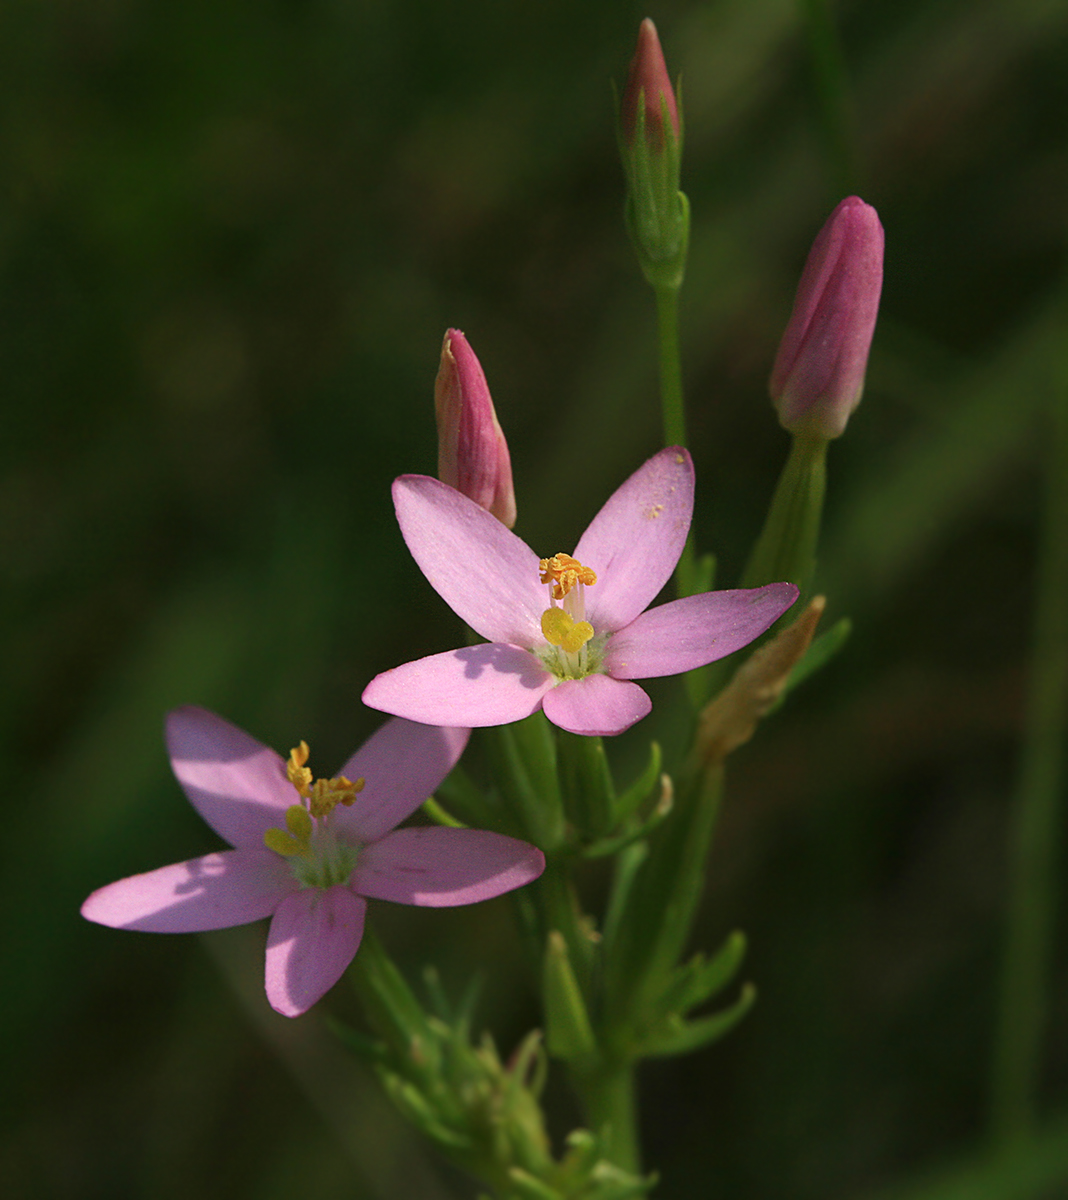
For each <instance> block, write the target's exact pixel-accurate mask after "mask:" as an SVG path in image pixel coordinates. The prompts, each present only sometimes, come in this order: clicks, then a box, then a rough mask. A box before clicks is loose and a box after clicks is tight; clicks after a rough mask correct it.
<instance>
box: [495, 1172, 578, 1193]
mask: <svg viewBox="0 0 1068 1200" xmlns="http://www.w3.org/2000/svg"><path fill="white" fill-rule="evenodd" d="M508 1182H509V1183H510V1184H511V1185H512V1187H513V1188H514V1189H515V1191H514V1193H513V1194H514V1196H515V1200H567V1198H566V1197H565V1196H564V1193H563V1192H558V1191H557V1190H556V1188H554V1187H550V1186H549V1185H548V1184H547V1183H542V1181H541V1180H540V1179H535V1178H534V1176H533V1175H531V1174H530V1172H529V1171H524V1170H523V1168H522V1167H513V1168H512V1169H511V1170H510V1171H509V1172H508ZM509 1200H510V1198H509Z"/></svg>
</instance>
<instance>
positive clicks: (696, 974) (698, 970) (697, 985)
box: [657, 930, 746, 1015]
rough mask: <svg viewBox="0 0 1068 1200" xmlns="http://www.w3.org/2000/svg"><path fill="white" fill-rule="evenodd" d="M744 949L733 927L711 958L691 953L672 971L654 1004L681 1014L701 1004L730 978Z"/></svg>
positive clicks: (743, 942)
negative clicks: (673, 974)
mask: <svg viewBox="0 0 1068 1200" xmlns="http://www.w3.org/2000/svg"><path fill="white" fill-rule="evenodd" d="M745 950H746V940H745V934H744V933H741V932H740V931H738V930H735V932H734V933H732V934H730V935H729V936H728V938H727V940H726V941H725V942H724V943H723V945H722V946H721V947H720V948H719V950H717V951H716V953H715V954H714V955H713V956H712V958H711V959H708V960H706V959H705V956H704V954H695V955H694V957H693V958H691V959H690V961H689V962H688V963H686V964H685V966H682V967H680V968H679V969H678V971H677V972H676V973H675V976H674V978H673V979H672V981H671V982H670V983H669V985H668V986H667V988H666V989H665V990H664V992H663V994H662V995H661V997H660V999H659V1000H658V1001H657V1007H659V1008H660V1009H661V1010H662V1011H663V1012H674V1013H680V1014H682V1015H685V1014H686V1013H688V1012H689V1011H690V1009H692V1008H696V1007H697V1006H698V1005H699V1004H703V1003H704V1002H705V1001H706V1000H708V999H709V998H710V997H711V996H714V995H715V994H716V992H718V991H720V989H721V988H724V987H726V986H727V984H728V983H730V981H731V980H732V979H733V978H734V976H735V975H736V974H737V972H738V968H739V967H740V966H741V965H742V960H743V959H744V958H745Z"/></svg>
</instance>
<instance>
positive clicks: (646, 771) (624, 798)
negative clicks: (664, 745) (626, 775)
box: [616, 742, 663, 821]
mask: <svg viewBox="0 0 1068 1200" xmlns="http://www.w3.org/2000/svg"><path fill="white" fill-rule="evenodd" d="M662 757H663V756H662V755H661V753H660V746H659V743H657V742H650V743H649V761H648V762H647V763H646V764H645V766H644V767H643V768H642V773H641V774H640V775H639V776H638V778H637V779H635V780H634V782H633V783H632V784H631V785H630V787H628V788H626V789H625V790H624V791H623V792H622V793H621V794H620V795H619V796H618V797H617V799H616V820H617V821H625V820H627V818H628V817H630V816H632V815H633V814H634V813H636V812H637V811H638V809H639V808H641V806H642V805H643V804H644V803H645V802H646V800H648V799H649V797H650V796H651V795H652V794H653V789H654V788H655V787H656V785H657V783H658V781H659V779H660V763H661V759H662Z"/></svg>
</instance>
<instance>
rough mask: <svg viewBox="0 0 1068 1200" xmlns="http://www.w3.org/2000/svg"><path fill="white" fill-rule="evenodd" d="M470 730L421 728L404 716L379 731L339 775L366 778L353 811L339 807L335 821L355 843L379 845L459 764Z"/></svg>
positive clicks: (425, 726) (388, 722)
mask: <svg viewBox="0 0 1068 1200" xmlns="http://www.w3.org/2000/svg"><path fill="white" fill-rule="evenodd" d="M470 735H471V731H470V730H469V729H449V728H442V727H440V726H437V725H417V724H416V723H415V722H414V721H402V720H401V719H400V718H399V717H398V718H394V719H393V720H392V721H387V722H386V723H385V724H384V725H383V726H381V727H380V728H379V729H378V730H376V731H375V732H374V733H373V734H371V736H370V737H369V738H368V739H367V741H366V742H364V744H363V745H362V746H361V747H360V748H359V750H357V751H356V753H355V754H354V755H353V756H352V757H351V758H350V759H349V760H348V762H346V763H345V765H344V766H343V767H342V768H341V770H340V772H339V774H341V775H344V776H345V778H346V779H353V780H355V779H363V780H364V781H365V782H364V788H363V791H361V792H360V794H359V795H358V796H357V797H356V803H355V804H354V805H353V806H352V807H351V808H342V807H339V808H336V809H335V810H334V816H333V820H334V821H335V822H336V825H337V828H338V829H339V830H341V829H343V830H344V831H345V832H346V833H347V834H349V835H351V837H352V839H353V840H354V841H358V842H377V841H378V839H379V838H380V837H383V836H384V835H385V834H387V833H389V831H390V830H391V829H392V828H393V827H394V826H395V825H399V824H400V823H401V821H403V820H404V819H405V817H409V816H411V814H412V813H413V812H415V810H416V809H417V808H418V807H419V805H420V804H422V803H423V801H424V800H425V799H426V798H427V796H429V795H430V793H431V792H432V791H433V790H434V789H435V788H436V787H437V786H438V784H439V783H441V781H442V780H443V779H444V778H445V776H446V775H448V773H449V772H450V771H451V770H452V769H453V767H454V766H455V765H456V761H457V759H458V758H459V757H460V755H461V754H463V752H464V747H465V746H466V745H467V739H468V737H470Z"/></svg>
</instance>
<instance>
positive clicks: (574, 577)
mask: <svg viewBox="0 0 1068 1200" xmlns="http://www.w3.org/2000/svg"><path fill="white" fill-rule="evenodd" d="M538 569H539V570H540V571H541V581H542V583H552V585H553V593H552V594H553V599H554V600H563V598H564V597H565V596H566V595H567V594H568V592H570V591H571V589H572V588H573V587H574V586H575V584H576V583H582V584H585V585H586V586H587V587H590V586H591V585H592V584H595V583H596V582H597V573H596V572H595V571H592V570H590V568H589V567H584V566H583V565H582V563H580V562H579V560H578V559H577V558H572V557H571V555H570V554H554V555H553V556H552V558H543V559H540V560H539V562H538ZM592 636H593V634H592V633H591V634H590V637H592ZM587 640H588V639H587ZM556 644H557V643H555V642H554V643H553V645H556Z"/></svg>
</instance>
